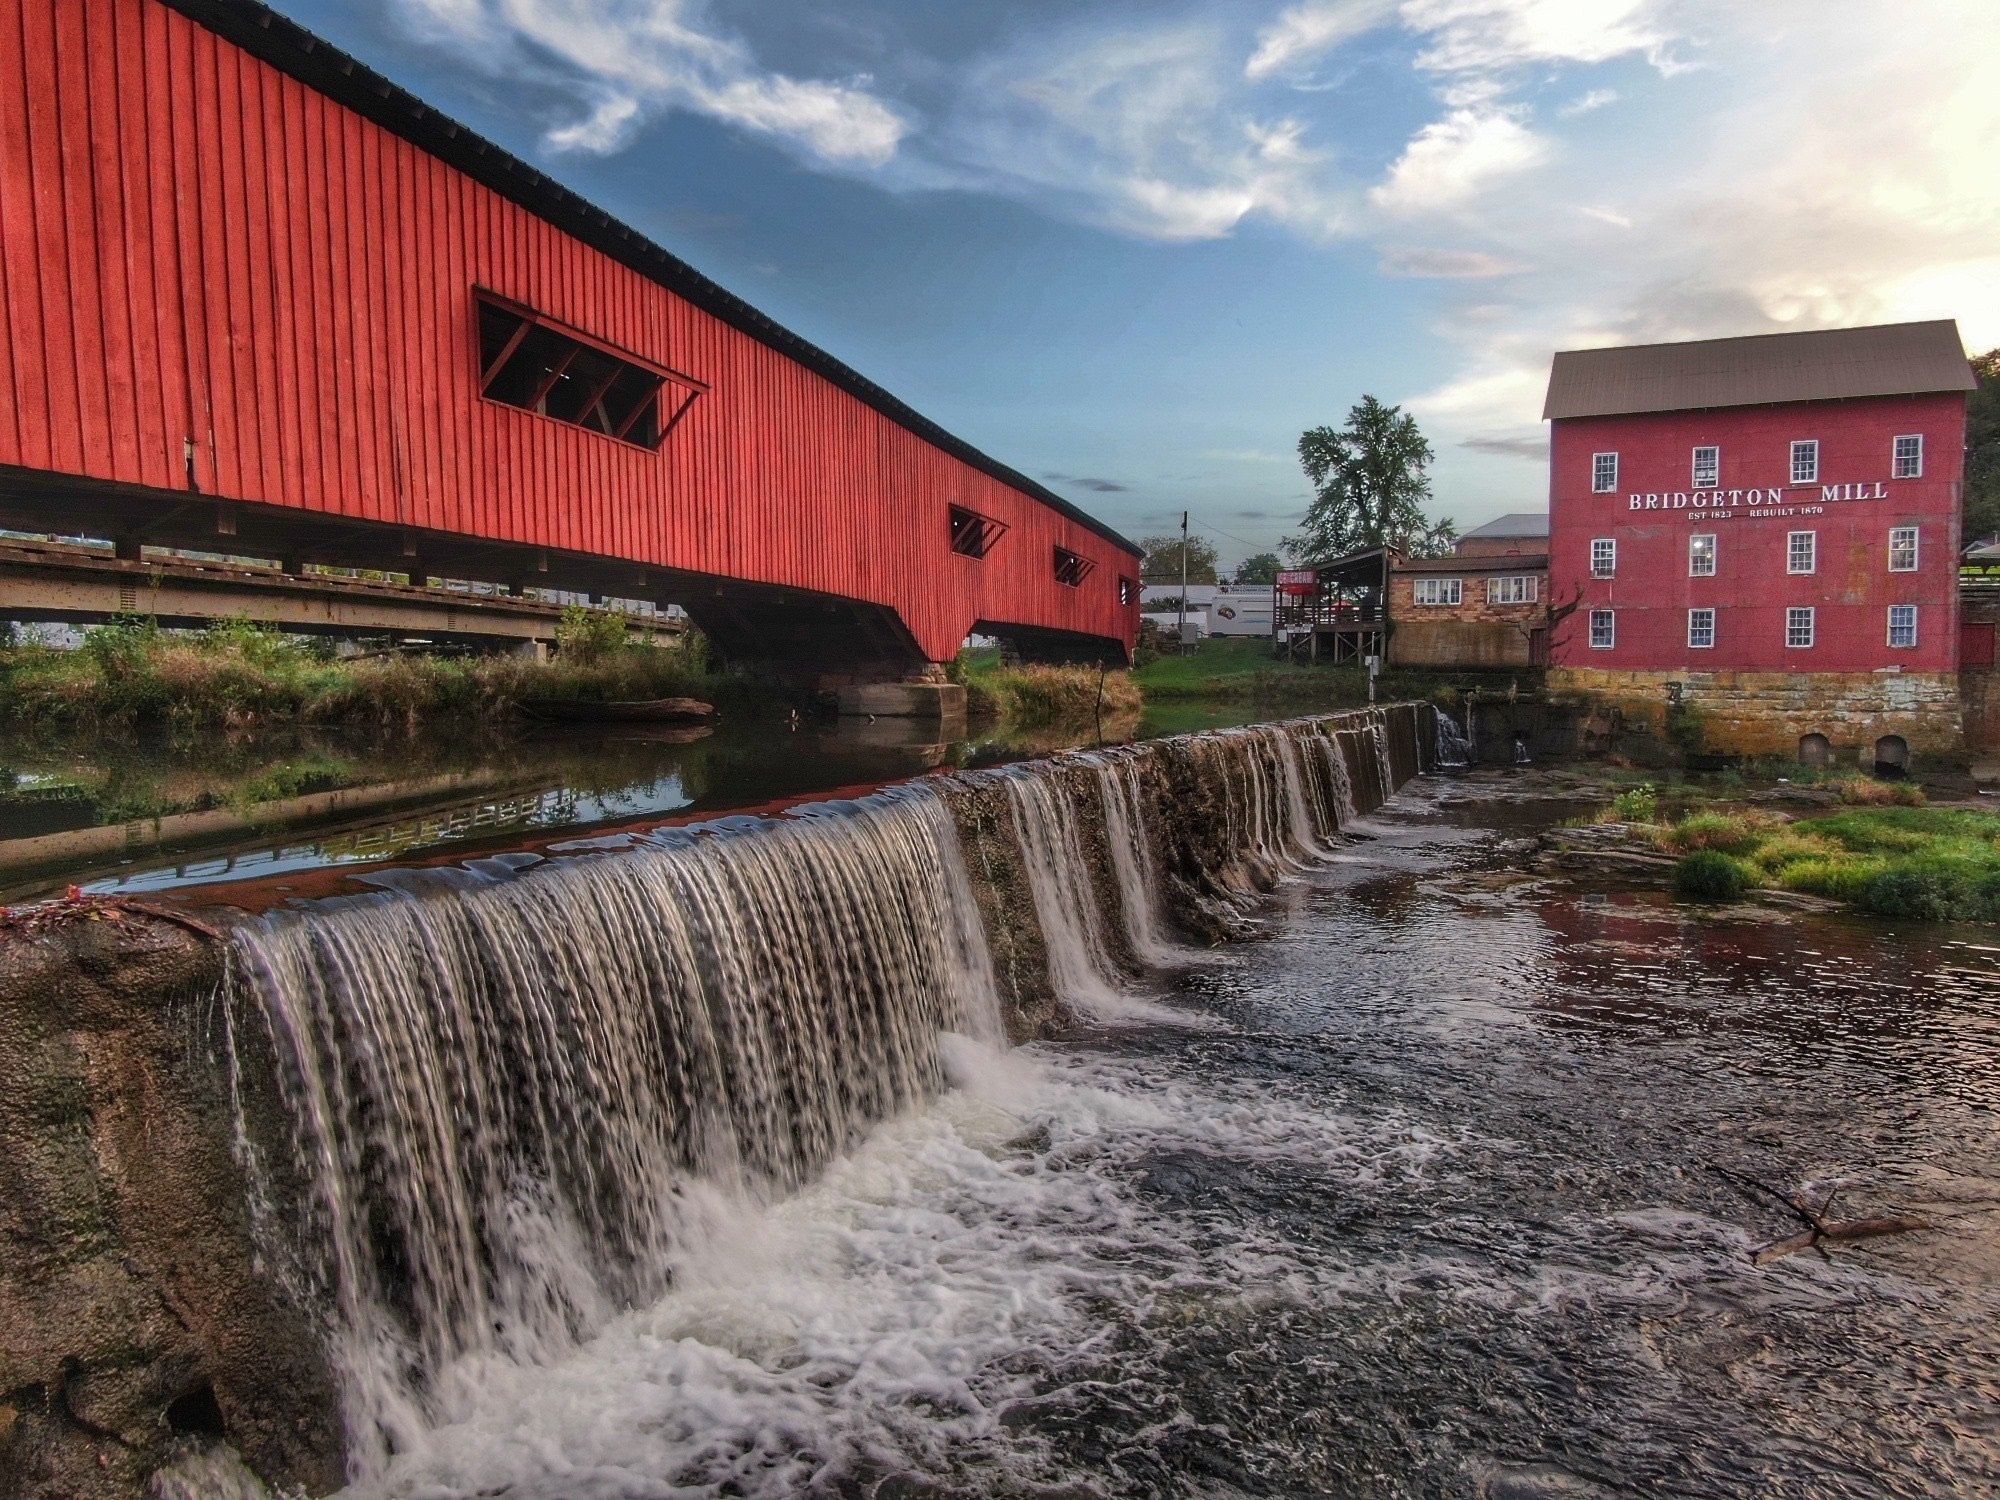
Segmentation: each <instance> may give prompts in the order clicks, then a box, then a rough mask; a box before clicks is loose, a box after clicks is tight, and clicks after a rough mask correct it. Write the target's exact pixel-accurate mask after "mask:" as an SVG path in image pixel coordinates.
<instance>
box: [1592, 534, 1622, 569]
mask: <svg viewBox="0 0 2000 1500" xmlns="http://www.w3.org/2000/svg"><path fill="white" fill-rule="evenodd" d="M1617 571H1618V543H1617V542H1616V541H1614V540H1613V539H1612V538H1610V537H1608V536H1600V537H1596V538H1594V539H1593V540H1592V541H1591V544H1590V576H1591V577H1592V578H1609V577H1610V576H1611V575H1612V574H1613V573H1616V572H1617Z"/></svg>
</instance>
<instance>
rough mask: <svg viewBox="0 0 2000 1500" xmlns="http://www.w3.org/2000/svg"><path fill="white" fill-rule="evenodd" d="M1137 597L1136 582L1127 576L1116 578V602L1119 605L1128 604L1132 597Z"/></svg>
mask: <svg viewBox="0 0 2000 1500" xmlns="http://www.w3.org/2000/svg"><path fill="white" fill-rule="evenodd" d="M1138 597H1139V585H1138V584H1136V583H1134V582H1133V581H1132V580H1131V579H1129V578H1120V579H1119V580H1118V602H1119V603H1120V604H1121V605H1123V604H1130V603H1131V602H1132V601H1133V600H1134V599H1136V598H1138Z"/></svg>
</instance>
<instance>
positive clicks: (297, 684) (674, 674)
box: [0, 612, 775, 733]
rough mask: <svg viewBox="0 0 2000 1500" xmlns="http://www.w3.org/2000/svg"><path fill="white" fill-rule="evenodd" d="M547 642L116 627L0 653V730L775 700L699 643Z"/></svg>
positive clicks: (176, 726) (386, 723) (484, 714)
mask: <svg viewBox="0 0 2000 1500" xmlns="http://www.w3.org/2000/svg"><path fill="white" fill-rule="evenodd" d="M579 613H583V612H579ZM614 632H615V634H614ZM558 638H559V640H561V641H562V642H563V650H562V651H561V653H560V654H559V655H558V656H557V658H556V659H554V660H552V661H539V662H538V661H531V660H528V659H526V658H523V657H516V656H458V657H446V656H419V655H385V656H375V657H360V658H354V659H349V660H341V659H336V658H334V657H332V656H330V655H328V654H327V652H326V650H325V649H324V647H323V646H321V645H320V644H318V643H313V642H306V641H301V640H300V639H298V638H297V637H293V636H286V635H282V634H280V633H278V632H277V631H274V630H268V629H264V628H261V627H259V626H256V625H251V624H247V623H244V622H242V621H228V622H224V623H221V624H218V625H215V626H212V627H210V628H209V629H207V630H204V631H174V630H161V629H159V628H158V627H157V626H155V625H153V624H151V623H150V622H148V621H144V620H136V619H125V620H118V621H114V622H112V623H110V624H107V625H101V626H98V627H97V628H95V629H93V630H90V631H87V632H85V634H84V637H83V642H82V644H81V645H80V646H79V647H78V648H77V649H75V650H73V651H63V650H56V649H53V648H50V647H46V646H14V647H9V648H6V649H4V650H0V720H4V721H5V722H6V723H7V724H8V725H10V726H12V727H14V728H17V729H21V730H25V731H29V732H33V731H36V730H41V729H57V730H82V731H100V732H101V731H111V732H117V731H122V730H128V729H145V730H154V729H165V730H168V731H170V732H183V733H188V732H193V733H215V732H233V731H239V730H241V731H253V732H254V731H260V730H264V729H270V728H277V727H295V726H298V725H302V724H320V725H327V726H333V727H339V728H347V729H366V730H371V731H379V732H391V731H393V732H414V731H416V730H418V729H420V728H422V727H423V726H424V725H426V724H428V723H436V722H450V723H454V724H458V725H465V724H468V723H472V722H478V721H483V720H489V719H497V718H503V717H506V716H509V715H511V714H512V713H513V712H514V710H515V709H516V708H517V707H518V706H519V704H520V703H521V701H522V700H523V699H528V698H578V699H621V698H624V699H633V698H666V697H693V698H705V699H707V700H709V701H711V702H715V703H717V704H718V705H721V706H724V707H726V708H727V709H729V710H731V711H737V712H743V711H750V710H754V708H756V707H757V706H759V705H760V704H762V703H764V702H767V701H770V699H771V698H772V697H773V694H774V691H775V690H774V689H773V688H772V687H771V686H770V685H768V684H764V683H761V682H757V681H754V680H752V679H748V678H743V677H738V676H733V675H723V674H717V673H714V672H711V671H709V670H708V667H707V663H706V660H705V658H704V653H703V648H702V644H701V642H700V640H699V639H698V638H690V640H689V641H688V642H686V643H685V644H682V645H678V646H670V647H669V646H653V645H626V644H625V643H624V640H623V626H622V622H619V621H616V620H612V621H611V628H610V629H607V628H606V627H605V626H604V625H603V624H602V623H601V622H600V621H598V620H597V619H595V618H590V619H583V620H579V621H576V622H572V621H571V620H568V619H565V621H564V625H563V629H562V630H561V631H559V634H558Z"/></svg>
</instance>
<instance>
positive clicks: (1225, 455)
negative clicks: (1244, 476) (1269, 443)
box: [1202, 448, 1297, 464]
mask: <svg viewBox="0 0 2000 1500" xmlns="http://www.w3.org/2000/svg"><path fill="white" fill-rule="evenodd" d="M1202 457H1203V458H1214V459H1220V460H1222V461H1223V462H1225V463H1235V464H1289V463H1295V462H1297V460H1296V459H1295V458H1294V456H1293V455H1291V454H1289V453H1266V452H1265V451H1264V450H1263V449H1262V448H1210V449H1209V450H1208V451H1207V452H1205V453H1203V454H1202Z"/></svg>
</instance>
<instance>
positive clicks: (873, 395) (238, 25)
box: [165, 0, 1144, 557]
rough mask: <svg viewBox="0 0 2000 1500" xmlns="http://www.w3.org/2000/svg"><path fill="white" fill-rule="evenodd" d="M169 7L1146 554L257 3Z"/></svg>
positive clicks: (192, 0)
mask: <svg viewBox="0 0 2000 1500" xmlns="http://www.w3.org/2000/svg"><path fill="white" fill-rule="evenodd" d="M165 3H166V4H168V5H171V6H172V7H173V8H174V9H175V10H177V11H179V12H181V13H182V14H183V15H185V16H187V17H188V18H189V19H190V20H192V21H195V22H196V23H198V24H199V25H202V26H205V27H207V28H208V29H209V30H210V31H213V32H215V33H216V34H217V35H218V36H221V37H224V38H225V39H227V40H228V41H231V42H234V43H235V44H236V45H237V46H239V47H241V48H243V50H244V51H246V52H248V53H250V55H251V56H253V57H256V58H260V59H261V60H263V61H264V62H267V63H269V64H270V65H271V66H272V67H274V68H276V69H278V70H279V71H280V72H282V73H285V74H287V75H288V76H290V77H292V78H296V79H297V80H298V81H299V82H301V83H303V84H305V85H306V86H307V87H308V88H311V89H315V90H317V91H318V92H320V93H322V94H324V95H326V96H327V97H328V98H330V99H332V100H333V101H334V102H335V103H337V104H341V105H344V106H346V107H347V108H348V109H351V110H353V111H354V112H355V113H356V114H358V115H360V116H362V117H363V118H364V119H368V120H372V121H373V122H374V123H375V124H377V125H380V126H381V127H383V128H384V129H385V130H389V131H391V132H393V133H394V134H396V135H398V136H401V137H402V138H403V139H404V140H406V141H408V142H410V144H411V145H413V146H416V147H417V148H418V149H420V150H422V151H426V152H428V153H429V154H430V155H432V156H435V157H437V158H438V159H439V160H440V161H443V162H446V163H448V164H449V165H451V166H453V167H455V168H457V169H458V170H459V171H461V172H463V173H465V174H466V175H467V176H468V177H470V178H472V179H473V180H474V181H475V182H478V183H481V184H482V185H484V186H485V187H488V188H490V189H492V190H493V191H494V192H496V193H499V194H500V195H501V196H502V197H504V198H508V199H510V200H512V201H513V202H515V203H518V204H520V205H521V207H523V208H525V209H527V210H528V211H529V212H530V213H533V214H536V215H538V216H539V217H541V218H543V219H546V220H547V221H548V222H549V223H551V224H553V225H555V226H556V227H557V228H558V229H561V230H562V231H563V232H564V233H566V234H569V235H572V236H574V237H575V238H576V239H578V240H581V241H582V242H583V243H584V244H586V245H589V246H590V247H591V248H593V249H595V250H598V251H600V252H602V253H603V254H605V255H608V256H610V257H611V258H612V259H613V260H616V261H618V262H619V263H620V264H622V265H625V266H629V267H630V268H631V269H633V270H634V271H637V272H638V273H639V274H640V275H642V276H646V277H648V278H650V279H651V280H653V281H655V282H657V283H659V285H661V286H663V287H665V288H666V289H667V290H668V291H670V292H673V293H675V294H676V295H678V296H681V297H684V298H686V299H687V300H688V301H689V302H691V303H693V304H694V305H695V306H696V307H699V308H700V309H701V310H702V311H704V312H706V313H709V314H711V315H712V316H714V317H716V318H718V319H720V320H721V321H722V322H724V323H727V324H728V325H729V326H730V327H732V328H735V329H737V330H739V331H740V332H743V333H746V334H748V335H749V336H750V337H752V338H754V339H756V340H758V341H759V342H760V343H763V344H767V345H769V346H770V347H771V348H773V349H776V350H777V351H778V352H779V353H781V354H784V355H786V356H787V357H788V358H791V359H794V360H796V361H797V362H798V363H800V364H802V365H804V366H805V367H806V368H807V369H809V370H812V371H813V372H814V373H815V374H818V375H820V376H822V377H824V378H825V379H826V380H828V381H830V382H832V383H833V384H834V385H836V386H838V387H839V388H840V389H842V390H844V391H846V392H847V393H848V394H849V395H851V396H853V397H855V398H856V399H857V400H859V401H862V402H865V403H866V404H867V405H869V406H872V407H874V408H875V410H877V411H879V412H881V413H882V415H883V416H885V417H887V418H889V419H890V420H891V421H892V422H895V423H897V424H898V425H900V426H902V427H905V428H907V429H908V430H909V431H911V432H913V433H915V434H916V435H917V436H918V437H921V438H923V439H924V440H925V441H926V442H929V443H933V444H935V445H936V446H937V447H939V448H941V449H943V450H944V451H945V452H947V453H949V454H951V455H952V456H953V457H955V458H958V459H960V460H962V461H964V462H965V463H968V464H970V465H971V466H972V467H974V468H976V469H979V470H980V471H982V472H983V473H986V474H988V475H991V476H992V477H993V478H995V479H997V480H999V481H1000V482H1001V483H1002V484H1006V485H1010V486H1012V487H1013V488H1015V489H1017V490H1020V491H1021V492H1022V493H1024V494H1026V495H1030V496H1032V497H1033V498H1034V499H1036V500H1039V501H1041V502H1042V503H1043V504H1045V505H1047V506H1050V507H1051V508H1052V509H1054V510H1056V511H1058V512H1060V513H1061V514H1063V515H1065V516H1067V517H1068V518H1069V519H1070V520H1072V521H1075V522H1076V523H1077V524H1078V525H1079V526H1084V527H1088V528H1089V529H1090V530H1091V531H1092V532H1094V533H1096V534H1097V535H1098V536H1101V537H1103V538H1104V539H1105V540H1106V541H1108V542H1111V543H1112V544H1113V545H1115V546H1118V547H1120V548H1122V549H1124V550H1125V551H1127V552H1129V553H1131V554H1132V555H1133V556H1134V557H1140V556H1143V555H1144V553H1143V551H1142V549H1141V548H1140V547H1139V546H1138V545H1137V544H1136V543H1134V542H1132V541H1130V540H1129V539H1127V538H1126V537H1124V536H1121V535H1120V534H1119V533H1118V532H1116V531H1113V530H1112V529H1111V528H1110V527H1109V526H1106V525H1105V524H1104V523H1103V522H1102V521H1099V520H1098V519H1097V518H1096V517H1094V516H1092V515H1090V514H1089V513H1087V512H1085V511H1083V510H1081V509H1079V508H1078V507H1077V506H1075V505H1073V504H1072V503H1071V502H1069V501H1067V500H1065V499H1063V497H1062V496H1060V495H1058V494H1057V493H1056V492H1055V491H1054V490H1051V489H1049V488H1048V487H1047V486H1046V485H1042V484H1038V483H1036V482H1035V481H1034V480H1032V479H1030V478H1028V476H1027V475H1025V474H1023V473H1021V472H1020V471H1019V470H1017V469H1013V468H1010V467H1008V466H1007V465H1006V464H1003V463H1001V462H1000V461H999V460H998V459H996V458H992V457H990V456H989V455H987V454H985V453H982V452H980V451H979V449H977V448H975V447H973V446H972V445H971V444H970V443H968V442H966V441H965V440H964V439H963V438H960V437H955V436H953V435H952V434H951V433H949V432H947V431H945V430H944V428H942V427H940V426H938V424H937V423H935V422H933V421H932V420H931V419H930V418H929V417H926V416H924V415H922V414H921V413H919V412H918V411H916V410H915V409H914V408H912V407H910V406H909V405H907V404H906V403H904V402H902V401H900V400H898V399H897V398H896V397H894V396H892V395H890V394H889V392H888V391H886V390H884V389H883V388H882V387H881V386H879V385H877V384H875V382H874V381H872V380H870V379H868V378H867V377H866V376H864V375H862V374H861V373H860V372H859V371H857V370H855V369H853V368H852V367H851V366H849V365H847V364H844V363H843V362H841V361H840V360H838V359H836V358H835V357H834V356H833V355H831V354H829V353H827V352H826V351H825V350H824V349H821V348H820V347H819V346H818V345H816V344H813V343H809V342H808V341H807V340H805V339H803V338H801V337H799V335H797V334H796V333H793V332H792V331H791V330H790V329H789V328H786V327H785V326H783V325H782V324H780V323H778V322H777V321H775V320H774V319H772V318H770V317H768V316H767V315H765V314H764V313H761V312H759V311H758V310H757V309H756V308H754V307H752V306H751V305H750V304H749V303H748V302H745V301H744V300H743V299H742V298H741V297H738V296H737V295H736V294H735V293H733V292H730V291H728V290H726V289H725V288H723V287H722V286H721V285H719V284H718V283H716V282H714V281H711V280H710V279H709V278H708V277H706V276H704V275H702V274H701V272H699V271H697V270H695V268H694V267H693V266H690V265H689V264H688V263H687V262H686V261H684V260H681V259H680V258H679V257H678V256H675V255H673V254H670V253H669V252H668V251H666V250H665V249H663V248H661V247H660V246H659V245H657V244H655V243H654V242H653V241H651V240H649V239H647V238H646V237H645V236H644V235H642V234H640V233H639V232H638V230H636V229H633V228H632V227H631V226H630V225H628V224H625V223H622V222H620V221H619V220H617V219H614V218H613V217H612V216H611V215H610V214H608V213H606V212H605V211H604V210H603V209H601V208H598V207H596V206H595V205H593V204H591V203H590V202H589V201H588V200H586V199H584V198H583V197H581V196H579V195H578V194H576V193H574V192H571V191H570V190H569V189H568V188H566V187H564V186H563V185H562V184H561V183H559V182H557V181H556V180H555V179H554V178H552V177H550V176H548V175H547V174H546V173H543V172H541V171H538V170H537V169H536V168H534V167H531V166H530V165H528V163H526V162H524V161H522V160H521V159H520V158H519V157H518V156H515V155H513V154H512V153H511V152H509V151H507V150H505V149H504V148H502V147H500V146H498V145H495V144H494V143H493V142H492V141H489V140H487V139H486V138H485V137H484V136H482V135H479V134H477V133H476V132H474V131H472V130H470V129H468V128H467V127H466V126H464V125H461V124H459V123H458V122H457V121H456V120H454V119H452V118H451V117H450V116H448V115H445V114H442V113H440V112H439V111H438V110H436V109H434V108H432V107H431V106H430V105H428V104H426V103H424V101H423V100H421V99H419V98H418V97H417V96H416V95H414V94H412V93H410V92H409V91H408V90H406V89H403V88H400V87H398V86H397V85H396V84H394V83H391V82H390V81H389V80H388V79H387V78H385V77H383V76H382V75H381V74H380V73H377V72H376V71H375V70H374V69H372V68H370V67H369V66H368V65H367V64H365V63H363V62H361V61H360V60H359V59H357V58H354V57H351V56H349V55H348V54H347V53H345V52H342V51H341V50H340V49H339V48H338V47H335V46H334V45H333V44H332V43H330V42H327V41H324V40H322V39H321V38H320V37H318V36H316V35H314V34H313V33H312V32H310V31H308V30H307V29H306V28H305V27H303V26H301V25H299V24H298V23H297V22H296V21H293V20H291V19H289V18H288V17H286V16H283V15H280V14H279V13H278V12H277V11H275V10H273V9H271V7H270V6H268V5H264V4H262V3H260V0H165Z"/></svg>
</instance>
